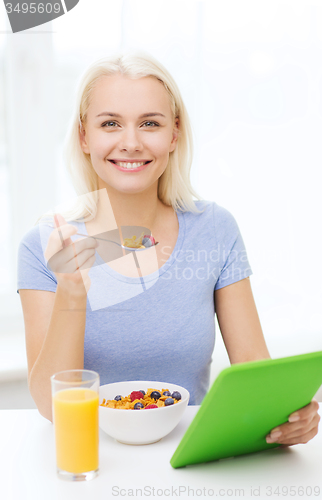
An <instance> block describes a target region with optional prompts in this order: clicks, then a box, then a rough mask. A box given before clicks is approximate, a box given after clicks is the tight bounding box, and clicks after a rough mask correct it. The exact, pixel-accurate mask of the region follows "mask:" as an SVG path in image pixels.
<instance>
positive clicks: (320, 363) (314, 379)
mask: <svg viewBox="0 0 322 500" xmlns="http://www.w3.org/2000/svg"><path fill="white" fill-rule="evenodd" d="M321 384H322V351H319V352H312V353H309V354H301V355H299V356H290V357H287V358H279V359H265V360H260V361H251V362H248V363H239V364H235V365H232V366H230V367H229V368H226V369H224V370H223V371H222V372H221V373H220V374H219V375H218V377H217V379H216V380H215V381H214V383H213V385H212V387H211V388H210V390H209V391H208V393H207V394H206V396H205V398H204V400H203V402H202V404H201V406H200V408H199V410H198V412H197V414H196V415H195V418H194V419H193V421H192V422H191V424H190V426H189V427H188V429H187V431H186V433H185V434H184V436H183V438H182V440H181V442H180V443H179V446H178V447H177V449H176V451H175V452H174V454H173V456H172V458H171V460H170V463H171V465H172V467H174V468H177V467H183V466H185V465H190V464H196V463H201V462H210V461H212V460H218V459H222V458H228V457H232V456H237V455H243V454H245V453H252V452H256V451H260V450H265V449H269V448H274V447H276V446H278V444H277V443H271V444H268V443H266V436H267V435H268V434H269V433H270V431H271V430H272V429H274V427H277V426H278V425H280V424H283V423H284V422H287V421H288V418H289V416H290V414H291V413H293V412H295V411H296V410H298V409H300V408H302V407H303V406H306V405H307V404H308V403H310V401H311V400H312V398H313V396H314V395H315V393H316V392H317V390H318V389H319V387H320V386H321Z"/></svg>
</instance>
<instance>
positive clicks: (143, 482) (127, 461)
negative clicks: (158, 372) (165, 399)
mask: <svg viewBox="0 0 322 500" xmlns="http://www.w3.org/2000/svg"><path fill="white" fill-rule="evenodd" d="M197 409H198V406H188V408H187V409H186V413H185V415H184V417H183V419H182V421H181V422H180V424H179V425H178V427H177V428H176V429H174V430H173V431H172V432H171V433H170V434H169V435H168V436H167V437H165V438H164V439H162V440H161V441H159V442H158V443H155V444H152V445H147V446H127V445H123V444H120V443H118V442H116V441H114V440H113V439H112V438H110V437H109V436H107V435H106V434H105V433H104V432H103V431H100V474H99V476H98V477H96V478H95V479H93V480H92V481H88V482H85V481H84V482H75V483H69V482H66V481H62V480H61V479H59V478H58V477H57V476H56V467H55V448H54V428H53V425H52V424H51V423H50V422H49V421H48V420H46V419H45V418H43V417H42V416H41V415H40V414H39V413H38V410H2V411H0V499H1V500H38V499H39V500H40V499H41V500H53V499H55V500H67V499H68V500H70V499H73V500H74V499H75V500H76V499H77V500H83V499H86V500H87V499H88V500H89V499H91V500H105V499H109V498H167V497H168V498H169V497H170V498H172V497H173V498H184V499H187V498H190V499H191V498H196V497H199V498H215V497H218V498H234V499H235V498H243V499H254V498H256V497H257V498H260V499H263V498H266V499H269V498H271V499H279V500H281V499H283V498H301V499H302V500H303V499H307V498H310V499H311V498H312V499H315V498H317V499H319V500H321V499H322V431H321V432H319V434H318V435H317V436H316V437H315V438H314V439H313V440H312V441H310V442H309V443H308V444H306V445H297V446H292V447H290V448H286V449H273V450H268V451H264V452H260V453H254V454H250V455H244V456H242V457H236V458H232V459H226V460H221V461H216V462H211V463H208V464H199V465H195V466H189V467H184V468H181V469H173V468H172V467H171V465H170V463H169V460H170V458H171V456H172V454H173V452H174V450H175V448H176V447H177V445H178V443H179V441H180V439H181V437H182V435H183V434H184V432H185V430H186V428H187V427H188V425H189V423H190V422H191V420H192V418H193V416H194V415H195V413H196V411H197ZM320 413H321V405H320ZM283 486H284V488H288V490H287V491H286V490H285V489H284V490H282V487H283ZM291 486H292V487H293V488H292V491H291V489H290V487H291ZM278 487H279V493H280V494H279V495H278V494H277V493H278V490H277V488H278ZM302 487H303V488H304V495H303V494H301V493H302V490H301V488H302ZM314 487H316V488H318V487H319V488H320V494H319V495H315V494H314ZM153 488H154V490H153ZM188 488H190V490H188ZM298 488H300V489H298ZM310 488H312V493H311V494H310V492H311V490H310ZM131 489H132V490H133V495H131V493H132V491H130V490H131ZM136 489H137V490H138V491H135V490H136ZM305 489H306V491H305ZM140 490H141V491H142V493H141V491H140ZM274 491H275V494H274ZM282 491H284V492H286V493H288V494H287V495H285V496H284V495H283V494H282ZM294 493H295V494H294ZM193 494H194V495H193Z"/></svg>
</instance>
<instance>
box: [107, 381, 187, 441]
mask: <svg viewBox="0 0 322 500" xmlns="http://www.w3.org/2000/svg"><path fill="white" fill-rule="evenodd" d="M189 397H190V394H189V392H188V391H187V389H184V387H181V386H179V385H175V384H169V383H167V382H155V381H152V382H151V381H145V380H135V381H130V382H115V383H114V384H106V385H101V386H100V388H99V405H100V406H99V425H100V428H101V429H102V430H103V431H105V432H106V434H108V435H109V436H111V437H113V438H114V439H116V440H117V441H119V442H120V443H124V444H136V445H141V444H151V443H156V442H157V441H160V439H162V438H163V437H164V436H166V435H167V434H169V433H170V432H171V431H172V430H173V429H174V428H175V427H176V426H177V425H178V423H179V422H180V420H181V417H182V415H183V413H184V411H185V409H186V407H187V404H188V402H189Z"/></svg>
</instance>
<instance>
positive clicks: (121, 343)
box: [18, 55, 319, 445]
mask: <svg viewBox="0 0 322 500" xmlns="http://www.w3.org/2000/svg"><path fill="white" fill-rule="evenodd" d="M191 157H192V141H191V130H190V124H189V119H188V115H187V112H186V109H185V106H184V104H183V102H182V98H181V96H180V92H179V90H178V88H177V86H176V84H175V82H174V81H173V79H172V78H171V76H170V75H169V74H168V72H167V71H166V70H165V69H164V68H163V67H162V66H161V65H160V64H159V63H158V62H157V61H155V60H153V59H152V58H151V57H149V56H146V55H137V56H135V55H127V56H120V57H114V58H110V59H107V60H103V61H99V62H97V63H95V64H94V65H93V66H92V67H90V68H89V69H88V71H87V72H86V74H85V75H84V77H83V79H82V81H81V83H80V88H79V93H78V98H77V105H76V108H75V114H74V118H73V121H72V125H71V129H70V134H69V139H68V168H69V169H70V172H71V174H72V176H73V179H74V183H75V187H76V190H77V193H78V195H80V197H79V199H78V201H77V204H76V206H75V207H74V208H73V210H71V211H70V212H69V213H68V214H67V215H66V214H65V217H63V216H62V215H61V214H59V215H57V216H55V217H54V220H55V226H56V227H55V229H52V228H50V227H49V226H48V225H47V226H46V225H37V226H35V227H34V228H33V229H32V230H31V231H29V233H27V235H25V237H24V239H23V240H22V242H21V245H20V249H19V262H18V264H19V266H18V267H19V272H18V275H19V278H18V290H19V293H20V297H21V302H22V307H23V312H24V320H25V329H26V347H27V357H28V381H29V388H30V392H31V394H32V396H33V398H34V400H35V402H36V404H37V406H38V409H39V411H40V413H41V414H42V415H43V416H45V417H46V418H48V419H50V420H51V419H52V415H51V397H50V396H51V394H50V382H49V379H50V376H51V375H52V374H53V373H55V372H59V371H61V370H66V369H73V368H83V367H84V368H88V369H93V370H96V371H98V372H99V374H100V377H101V383H108V382H114V381H117V380H122V379H128V380H129V379H137V380H168V381H169V382H173V383H177V384H178V385H182V386H184V387H187V389H188V390H189V391H190V393H191V400H190V404H200V403H201V401H202V399H203V397H204V395H205V393H206V391H207V389H208V386H209V373H210V364H211V354H212V351H213V347H214V335H215V331H214V327H215V325H214V312H216V313H217V317H218V322H219V325H220V330H221V333H222V336H223V339H224V342H225V346H226V348H227V352H228V355H229V359H230V362H231V363H241V362H246V361H251V360H258V359H264V358H269V357H270V356H269V352H268V349H267V346H266V344H265V340H264V337H263V333H262V330H261V326H260V321H259V318H258V314H257V311H256V306H255V303H254V299H253V296H252V291H251V286H250V281H249V276H250V274H251V273H252V272H251V269H250V267H249V264H248V260H247V255H246V251H245V248H244V244H243V240H242V237H241V235H240V232H239V229H238V226H237V224H236V222H235V220H234V218H233V217H232V215H231V214H230V213H229V212H228V211H227V210H225V209H224V208H222V207H220V206H218V205H217V204H216V203H214V202H207V201H202V200H200V198H199V197H198V196H197V195H196V193H195V192H194V191H193V189H192V187H191V185H190V181H189V171H190V165H191ZM193 196H194V197H196V198H199V200H198V201H196V202H195V201H193V199H192V197H193ZM65 219H66V220H67V219H68V220H69V221H72V224H68V223H67V222H66V220H65ZM58 226H59V227H58ZM124 226H144V227H146V228H149V229H150V230H151V232H152V234H153V236H154V237H155V239H156V240H157V241H159V242H160V243H159V245H158V246H156V247H152V248H150V249H149V250H146V251H144V252H142V253H141V254H140V262H139V269H137V268H136V266H134V260H133V256H132V255H130V254H128V255H123V254H120V253H117V252H116V253H114V254H113V256H112V258H111V257H110V255H111V252H112V247H113V245H110V246H109V247H106V243H103V244H102V242H101V241H99V240H95V239H94V238H90V237H85V238H78V237H77V236H76V233H79V234H82V235H85V236H86V235H88V236H95V235H98V234H102V233H104V232H108V231H113V230H114V231H115V230H117V228H122V227H124ZM110 234H111V233H110ZM97 245H98V246H97ZM114 246H115V245H114ZM106 248H108V251H107V250H106ZM122 255H123V258H120V257H122ZM138 255H139V254H138ZM107 261H109V264H108V265H107V264H106V262H107ZM317 408H318V403H317V402H316V401H312V402H311V403H310V404H309V405H307V406H306V407H305V408H303V409H300V410H298V411H297V412H296V413H295V414H293V415H292V416H291V417H290V419H289V420H290V421H289V422H288V423H285V424H283V425H280V426H279V427H278V432H279V434H276V429H275V432H273V431H274V430H273V431H272V432H271V433H270V436H268V437H267V440H268V442H275V441H276V442H278V443H283V444H284V445H291V444H296V443H304V442H307V441H308V440H310V439H311V438H312V437H314V436H315V435H316V433H317V429H318V422H319V416H318V414H317Z"/></svg>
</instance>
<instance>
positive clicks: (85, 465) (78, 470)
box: [50, 370, 100, 481]
mask: <svg viewBox="0 0 322 500" xmlns="http://www.w3.org/2000/svg"><path fill="white" fill-rule="evenodd" d="M50 380H51V391H52V403H53V423H54V428H55V440H56V463H57V473H58V476H59V477H60V478H62V479H67V480H70V481H87V480H89V479H93V478H94V477H96V476H97V474H98V436H99V427H98V403H99V384H100V378H99V375H98V373H96V372H94V371H91V370H66V371H63V372H59V373H56V374H55V375H53V376H52V377H50Z"/></svg>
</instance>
